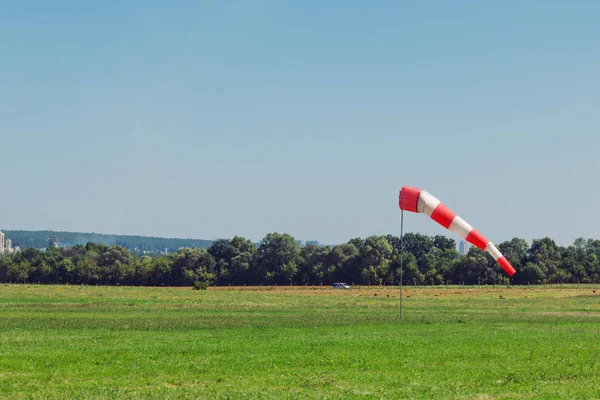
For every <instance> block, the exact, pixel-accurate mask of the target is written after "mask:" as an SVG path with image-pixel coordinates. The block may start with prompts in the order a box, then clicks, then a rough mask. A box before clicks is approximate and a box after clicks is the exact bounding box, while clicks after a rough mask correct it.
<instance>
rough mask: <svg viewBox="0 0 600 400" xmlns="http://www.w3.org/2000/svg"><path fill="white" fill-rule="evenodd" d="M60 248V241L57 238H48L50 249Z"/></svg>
mask: <svg viewBox="0 0 600 400" xmlns="http://www.w3.org/2000/svg"><path fill="white" fill-rule="evenodd" d="M50 247H58V240H56V238H55V237H51V238H48V248H50Z"/></svg>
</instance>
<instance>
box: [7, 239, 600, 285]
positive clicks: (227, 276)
mask: <svg viewBox="0 0 600 400" xmlns="http://www.w3.org/2000/svg"><path fill="white" fill-rule="evenodd" d="M401 247H403V249H404V251H403V252H401ZM498 248H499V249H500V251H501V252H502V253H503V254H504V255H505V256H506V257H507V258H508V260H509V261H510V262H511V263H512V265H513V266H514V267H515V269H516V270H517V274H516V275H515V276H513V277H510V278H509V277H508V276H507V275H506V274H505V273H504V271H503V270H502V269H501V268H500V267H499V266H498V264H497V263H496V262H495V261H494V259H493V258H492V257H490V256H489V254H488V253H486V252H484V251H481V250H479V249H477V248H475V247H471V248H470V249H469V251H468V253H467V254H465V255H460V254H459V253H458V252H457V250H456V242H455V241H454V240H453V239H449V238H447V237H445V236H442V235H436V236H427V235H422V234H419V233H407V234H406V235H405V236H404V244H403V246H402V245H401V241H400V238H399V237H397V236H393V235H387V236H370V237H367V238H364V239H363V238H355V239H352V240H350V241H349V242H347V243H343V244H338V245H335V246H319V245H316V244H307V245H304V246H301V245H299V244H298V242H297V241H296V240H295V239H294V238H293V237H292V236H290V235H289V234H285V233H284V234H280V233H270V234H268V235H267V236H266V237H265V238H264V239H263V240H262V242H261V243H260V244H258V245H257V244H255V243H253V242H251V241H250V240H247V239H245V238H242V237H238V236H236V237H234V238H233V239H220V240H216V241H214V242H212V244H211V245H210V246H209V247H208V248H207V249H204V248H183V249H179V250H178V251H177V252H175V253H172V254H168V255H160V256H148V255H143V256H137V255H135V254H134V253H132V252H131V251H129V250H127V249H125V248H123V247H121V246H109V245H105V244H96V243H93V242H89V243H87V244H86V245H75V246H72V247H69V248H48V249H46V250H45V251H42V250H38V249H35V248H28V249H25V250H24V251H21V252H19V253H14V254H9V255H4V256H0V282H16V283H60V284H67V283H68V284H88V285H94V284H98V285H148V286H191V285H194V284H196V285H198V284H202V285H204V286H206V285H289V284H295V285H304V284H307V285H320V284H324V285H329V284H331V283H333V282H347V283H350V284H357V285H367V284H372V285H383V284H386V285H397V284H398V283H399V279H400V265H401V261H402V265H403V274H402V279H403V283H404V284H409V285H413V284H414V285H424V284H426V285H439V284H465V285H472V284H504V283H509V282H510V283H512V284H517V285H518V284H525V285H526V284H540V283H592V282H600V240H593V239H588V240H585V239H583V238H579V239H577V240H576V241H575V242H574V243H573V244H572V245H570V246H566V247H564V246H558V245H557V244H556V243H555V242H554V240H552V239H551V238H542V239H535V240H533V243H532V244H531V245H528V243H527V242H526V241H525V240H523V239H519V238H514V239H512V240H510V241H507V242H503V243H501V244H499V245H498ZM401 254H402V256H401ZM401 257H402V260H401Z"/></svg>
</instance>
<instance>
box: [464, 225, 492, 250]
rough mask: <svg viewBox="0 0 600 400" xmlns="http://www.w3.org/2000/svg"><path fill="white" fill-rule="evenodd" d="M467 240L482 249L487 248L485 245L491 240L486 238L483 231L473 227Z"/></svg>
mask: <svg viewBox="0 0 600 400" xmlns="http://www.w3.org/2000/svg"><path fill="white" fill-rule="evenodd" d="M466 240H467V242H469V243H472V244H473V245H475V246H477V247H479V248H480V249H481V250H485V246H487V244H488V242H489V240H487V239H486V237H485V236H483V235H482V234H481V233H479V232H478V231H476V230H475V229H473V230H472V231H471V232H469V234H468V235H467V238H466Z"/></svg>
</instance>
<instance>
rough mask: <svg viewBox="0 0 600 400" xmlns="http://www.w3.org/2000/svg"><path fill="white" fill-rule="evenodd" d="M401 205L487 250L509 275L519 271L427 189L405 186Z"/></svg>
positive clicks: (401, 191)
mask: <svg viewBox="0 0 600 400" xmlns="http://www.w3.org/2000/svg"><path fill="white" fill-rule="evenodd" d="M399 205H400V209H402V210H405V211H410V212H415V213H423V214H427V216H429V217H431V219H433V220H434V221H435V222H437V223H438V224H440V225H442V226H443V227H444V228H446V229H448V230H450V231H451V232H454V233H455V234H457V235H458V236H460V237H461V238H463V239H464V240H466V241H467V242H469V243H471V244H473V245H475V246H477V247H478V248H480V249H481V250H484V251H487V252H488V253H489V254H490V255H491V256H492V257H494V260H496V261H497V262H498V264H500V266H501V267H502V268H503V269H504V271H506V273H507V274H508V275H509V276H513V275H514V274H515V273H516V272H517V271H515V269H514V268H513V267H512V265H510V262H508V260H507V259H506V257H504V256H503V255H502V254H501V253H500V250H498V248H497V247H496V246H494V244H493V243H492V242H490V241H489V240H488V239H486V238H485V237H484V236H483V235H482V234H481V233H479V232H478V231H477V230H475V229H473V227H472V226H471V225H469V224H468V223H467V221H465V220H464V219H462V218H461V217H459V216H458V215H456V214H455V213H454V212H453V211H452V210H450V209H449V208H448V207H446V206H445V205H444V204H443V203H442V202H441V201H440V200H438V199H437V198H435V197H434V196H432V195H431V194H430V193H428V192H427V191H425V190H422V189H418V188H415V187H411V186H404V187H402V189H401V190H400V199H399Z"/></svg>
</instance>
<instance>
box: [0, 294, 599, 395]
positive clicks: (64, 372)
mask: <svg viewBox="0 0 600 400" xmlns="http://www.w3.org/2000/svg"><path fill="white" fill-rule="evenodd" d="M405 296H406V297H405V302H404V306H405V307H404V316H405V320H404V322H402V323H401V322H400V321H399V309H398V289H397V287H396V288H394V289H391V288H387V289H383V288H353V289H351V290H337V291H334V290H329V289H321V288H310V287H309V288H278V289H276V290H274V289H273V288H235V289H229V288H222V289H217V290H215V289H214V288H211V289H210V290H208V291H192V290H191V289H189V288H118V287H116V288H115V287H113V288H110V287H82V286H35V285H0V398H10V399H15V398H28V399H29V398H33V399H42V398H43V399H67V398H68V399H74V398H97V399H105V398H106V399H108V398H161V399H162V398H211V399H212V398H218V399H226V398H231V399H250V398H255V399H258V398H261V399H266V398H269V399H271V398H272V399H275V398H277V399H281V398H286V399H287V398H319V399H332V398H367V399H370V398H372V399H390V398H424V399H425V398H426V399H515V398H523V399H599V398H600V287H599V289H598V290H596V291H594V288H593V287H592V286H585V287H584V286H581V287H579V288H576V287H570V288H567V287H562V288H559V287H552V288H544V287H536V288H533V287H532V288H521V289H519V288H515V287H511V288H502V289H501V288H497V289H493V288H489V287H488V288H477V287H475V288H472V287H471V288H460V287H455V288H453V287H450V288H444V287H440V288H431V287H429V288H408V289H405Z"/></svg>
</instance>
